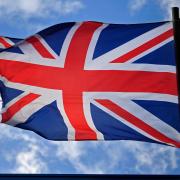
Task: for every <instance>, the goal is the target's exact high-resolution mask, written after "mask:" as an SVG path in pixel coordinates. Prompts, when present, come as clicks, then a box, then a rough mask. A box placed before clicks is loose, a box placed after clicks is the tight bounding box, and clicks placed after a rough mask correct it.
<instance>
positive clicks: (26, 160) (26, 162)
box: [12, 144, 47, 173]
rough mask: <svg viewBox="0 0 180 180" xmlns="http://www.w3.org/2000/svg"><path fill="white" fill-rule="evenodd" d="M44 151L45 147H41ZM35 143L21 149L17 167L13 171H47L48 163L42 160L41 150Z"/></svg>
mask: <svg viewBox="0 0 180 180" xmlns="http://www.w3.org/2000/svg"><path fill="white" fill-rule="evenodd" d="M41 151H43V149H41ZM41 151H40V149H39V147H38V146H37V145H35V144H30V145H29V146H28V148H27V149H26V150H22V151H20V152H19V153H18V154H17V156H16V164H15V168H14V169H13V170H12V172H16V173H41V172H45V171H46V169H47V167H46V164H45V163H44V162H43V161H42V160H41V158H40V157H41V156H40V155H39V154H40V153H39V152H41Z"/></svg>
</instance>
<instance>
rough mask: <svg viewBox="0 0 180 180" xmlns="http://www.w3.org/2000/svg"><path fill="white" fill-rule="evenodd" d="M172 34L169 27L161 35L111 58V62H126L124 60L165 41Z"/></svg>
mask: <svg viewBox="0 0 180 180" xmlns="http://www.w3.org/2000/svg"><path fill="white" fill-rule="evenodd" d="M172 35H173V29H170V30H168V31H166V32H164V33H162V34H161V35H159V36H157V37H155V38H153V39H151V40H150V41H147V42H146V43H144V44H142V45H141V46H139V47H137V48H135V49H133V50H132V51H129V52H128V53H126V54H124V55H122V56H120V57H119V58H117V59H115V60H113V61H112V63H123V62H126V61H128V60H130V59H132V58H134V57H136V56H137V55H139V54H141V53H143V52H144V51H146V50H148V49H150V48H152V47H153V46H156V45H157V44H159V43H161V42H163V41H165V40H166V39H168V38H169V37H171V36H172Z"/></svg>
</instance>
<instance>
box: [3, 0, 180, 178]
mask: <svg viewBox="0 0 180 180" xmlns="http://www.w3.org/2000/svg"><path fill="white" fill-rule="evenodd" d="M172 6H179V7H180V1H179V0H31V1H27V0H6V1H4V0H0V19H1V21H0V27H1V28H0V35H2V36H11V37H17V38H25V37H27V36H29V35H32V34H34V33H36V32H38V31H39V30H41V29H43V28H46V27H48V26H50V25H53V24H56V23H61V22H68V21H85V20H93V21H103V22H112V23H143V22H154V21H164V20H170V19H171V16H170V13H171V8H170V7H172ZM0 145H1V146H0V147H1V148H0V173H110V174H113V173H116V174H129V173H130V174H180V150H178V149H175V148H171V147H166V146H163V145H156V144H149V143H142V142H132V141H114V142H110V141H108V142H53V141H48V140H45V139H43V138H41V137H39V136H38V135H36V134H34V133H32V132H29V131H25V130H21V129H18V128H13V127H9V126H7V125H3V124H2V125H0Z"/></svg>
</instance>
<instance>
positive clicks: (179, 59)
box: [172, 7, 180, 108]
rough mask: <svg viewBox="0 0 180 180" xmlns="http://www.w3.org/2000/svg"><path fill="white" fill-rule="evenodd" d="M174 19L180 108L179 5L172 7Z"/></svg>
mask: <svg viewBox="0 0 180 180" xmlns="http://www.w3.org/2000/svg"><path fill="white" fill-rule="evenodd" d="M172 20H173V31H174V45H175V56H176V74H177V86H178V101H179V108H180V18H179V8H178V7H173V8H172Z"/></svg>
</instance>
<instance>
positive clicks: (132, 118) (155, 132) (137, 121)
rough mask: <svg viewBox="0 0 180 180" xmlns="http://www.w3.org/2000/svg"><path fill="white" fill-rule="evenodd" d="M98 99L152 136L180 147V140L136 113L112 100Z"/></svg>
mask: <svg viewBox="0 0 180 180" xmlns="http://www.w3.org/2000/svg"><path fill="white" fill-rule="evenodd" d="M96 101H97V102H98V103H99V104H101V105H103V106H104V107H106V108H108V109H110V110H111V111H112V112H114V113H116V114H117V115H119V116H120V117H122V118H123V119H124V120H125V121H127V122H129V123H131V124H133V125H134V126H136V127H137V128H139V129H141V130H143V131H144V132H146V133H147V134H149V135H151V136H152V137H154V138H156V139H158V140H159V141H161V142H164V143H167V144H171V145H174V146H176V147H178V148H180V142H176V141H175V140H173V139H171V138H169V137H167V136H166V135H164V134H162V133H161V132H159V131H158V130H156V129H154V128H153V127H151V126H150V125H148V124H147V123H145V122H144V121H142V120H140V119H139V118H137V117H135V116H134V115H132V114H130V113H129V112H128V111H126V110H125V109H123V108H121V107H120V106H118V105H116V104H115V103H113V102H112V101H110V100H103V99H96Z"/></svg>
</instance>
